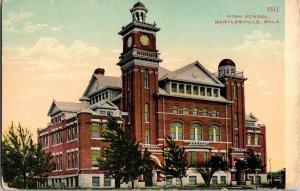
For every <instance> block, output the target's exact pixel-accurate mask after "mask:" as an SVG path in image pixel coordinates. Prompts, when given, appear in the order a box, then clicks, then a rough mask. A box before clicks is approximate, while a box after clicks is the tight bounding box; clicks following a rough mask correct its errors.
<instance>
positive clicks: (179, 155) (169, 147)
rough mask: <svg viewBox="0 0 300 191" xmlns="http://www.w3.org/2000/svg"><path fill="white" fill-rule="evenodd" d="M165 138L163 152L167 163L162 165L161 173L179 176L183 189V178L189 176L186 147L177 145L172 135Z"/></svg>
mask: <svg viewBox="0 0 300 191" xmlns="http://www.w3.org/2000/svg"><path fill="white" fill-rule="evenodd" d="M165 140H166V145H165V147H164V153H163V156H164V158H165V165H162V167H161V173H162V174H163V175H164V176H166V177H174V178H179V179H180V184H181V189H182V178H183V177H186V176H187V166H188V161H187V156H186V153H185V152H184V151H185V148H184V147H179V146H177V145H176V142H175V141H174V140H173V139H172V138H171V137H167V138H165Z"/></svg>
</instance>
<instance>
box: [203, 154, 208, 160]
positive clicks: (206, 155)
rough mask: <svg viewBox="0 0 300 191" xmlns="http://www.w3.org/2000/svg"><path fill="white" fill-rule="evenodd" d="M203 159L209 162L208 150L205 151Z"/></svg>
mask: <svg viewBox="0 0 300 191" xmlns="http://www.w3.org/2000/svg"><path fill="white" fill-rule="evenodd" d="M203 159H204V161H205V162H207V159H208V153H207V152H203Z"/></svg>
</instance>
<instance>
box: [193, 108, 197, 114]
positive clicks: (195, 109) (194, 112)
mask: <svg viewBox="0 0 300 191" xmlns="http://www.w3.org/2000/svg"><path fill="white" fill-rule="evenodd" d="M193 115H198V108H197V107H194V109H193Z"/></svg>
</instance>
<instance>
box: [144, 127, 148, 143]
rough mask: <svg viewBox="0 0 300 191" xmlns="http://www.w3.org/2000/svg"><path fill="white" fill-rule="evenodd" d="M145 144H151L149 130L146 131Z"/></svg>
mask: <svg viewBox="0 0 300 191" xmlns="http://www.w3.org/2000/svg"><path fill="white" fill-rule="evenodd" d="M145 144H149V129H146V132H145Z"/></svg>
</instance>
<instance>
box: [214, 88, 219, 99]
mask: <svg viewBox="0 0 300 191" xmlns="http://www.w3.org/2000/svg"><path fill="white" fill-rule="evenodd" d="M214 97H219V91H218V89H214Z"/></svg>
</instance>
